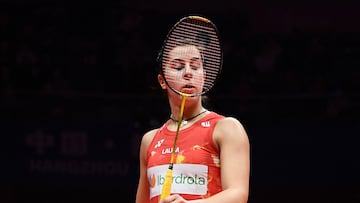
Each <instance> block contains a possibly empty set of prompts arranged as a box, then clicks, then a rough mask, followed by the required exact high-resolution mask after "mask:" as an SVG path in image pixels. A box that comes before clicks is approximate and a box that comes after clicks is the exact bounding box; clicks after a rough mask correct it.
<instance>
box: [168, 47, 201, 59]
mask: <svg viewBox="0 0 360 203" xmlns="http://www.w3.org/2000/svg"><path fill="white" fill-rule="evenodd" d="M200 56H201V54H200V50H199V49H198V48H197V47H196V46H194V45H184V46H177V47H175V48H173V49H172V50H170V51H169V58H170V59H174V58H184V59H186V58H194V57H199V58H200Z"/></svg>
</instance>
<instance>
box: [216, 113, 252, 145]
mask: <svg viewBox="0 0 360 203" xmlns="http://www.w3.org/2000/svg"><path fill="white" fill-rule="evenodd" d="M213 136H214V140H215V141H216V142H217V143H219V142H220V141H222V140H233V141H235V140H238V141H241V140H242V141H245V142H248V135H247V133H246V130H245V128H244V126H243V125H242V123H241V122H240V121H239V120H238V119H236V118H234V117H225V118H223V119H221V120H219V121H218V123H217V124H216V127H215V129H214V134H213Z"/></svg>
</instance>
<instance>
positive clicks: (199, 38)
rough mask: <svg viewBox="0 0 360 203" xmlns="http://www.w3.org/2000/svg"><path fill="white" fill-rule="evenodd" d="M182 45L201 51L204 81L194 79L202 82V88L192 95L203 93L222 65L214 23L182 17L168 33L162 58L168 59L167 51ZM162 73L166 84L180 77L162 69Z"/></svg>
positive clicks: (214, 79) (208, 87) (174, 81)
mask: <svg viewBox="0 0 360 203" xmlns="http://www.w3.org/2000/svg"><path fill="white" fill-rule="evenodd" d="M184 45H194V46H196V47H197V48H198V49H199V51H200V52H201V56H202V61H203V68H204V72H205V81H196V83H203V89H202V91H201V92H196V93H194V94H193V95H192V96H196V95H201V94H204V93H206V92H208V91H209V90H210V89H211V88H212V87H213V85H214V83H215V81H216V79H217V77H218V75H219V73H220V70H221V66H222V50H221V46H220V41H219V37H218V31H217V29H216V27H215V25H214V24H213V23H212V22H210V21H208V20H206V19H203V18H196V17H195V18H192V17H187V18H183V19H182V20H180V21H179V22H178V23H177V24H176V25H175V26H174V27H173V29H172V30H171V31H170V33H169V34H168V36H167V40H166V41H165V44H164V47H163V53H162V60H165V61H166V60H169V52H170V51H171V50H173V49H174V48H175V47H177V46H184ZM163 73H164V76H165V80H167V82H168V85H169V83H170V82H172V83H176V81H177V80H178V77H181V76H178V77H175V78H173V77H169V76H167V74H166V71H164V70H163ZM170 86H171V85H170ZM171 88H172V87H171ZM175 91H178V90H175ZM180 93H181V92H180Z"/></svg>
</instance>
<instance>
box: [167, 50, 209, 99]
mask: <svg viewBox="0 0 360 203" xmlns="http://www.w3.org/2000/svg"><path fill="white" fill-rule="evenodd" d="M164 60H165V61H164V62H165V63H164V67H163V68H164V76H165V79H166V81H167V82H168V85H169V86H171V87H172V88H173V89H175V90H176V91H179V92H181V93H186V94H196V93H201V92H202V90H203V86H204V79H205V72H204V69H203V61H202V57H201V53H200V51H199V49H197V48H196V46H194V45H184V46H177V47H175V48H174V49H172V50H171V51H169V53H168V55H167V57H166V58H164Z"/></svg>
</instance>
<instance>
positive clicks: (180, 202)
mask: <svg viewBox="0 0 360 203" xmlns="http://www.w3.org/2000/svg"><path fill="white" fill-rule="evenodd" d="M159 203H189V201H186V200H185V199H184V198H182V197H181V196H180V195H178V194H175V195H170V196H169V197H166V198H164V199H162V200H160V202H159Z"/></svg>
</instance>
